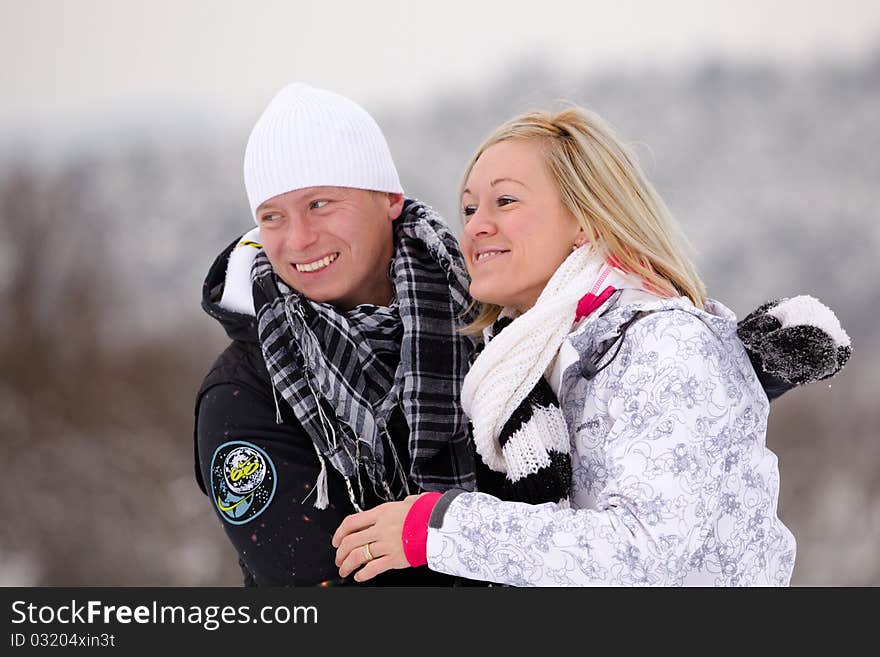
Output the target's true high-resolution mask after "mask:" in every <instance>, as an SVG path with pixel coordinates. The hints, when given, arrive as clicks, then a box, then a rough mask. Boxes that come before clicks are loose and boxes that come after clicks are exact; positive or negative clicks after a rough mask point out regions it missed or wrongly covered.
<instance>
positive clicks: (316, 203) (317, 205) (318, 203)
mask: <svg viewBox="0 0 880 657" xmlns="http://www.w3.org/2000/svg"><path fill="white" fill-rule="evenodd" d="M329 202H330V201H326V200H323V199H322V200H320V201H312V202H311V203H309V209H310V210H319V209H320V208H323V207H324V206H325V205H327V204H328V203H329Z"/></svg>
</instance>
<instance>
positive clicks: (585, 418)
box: [428, 295, 795, 586]
mask: <svg viewBox="0 0 880 657" xmlns="http://www.w3.org/2000/svg"><path fill="white" fill-rule="evenodd" d="M643 296H647V295H643ZM616 303H617V305H615V306H614V307H611V308H610V310H608V309H607V308H602V309H600V310H599V311H597V312H596V313H594V314H593V315H590V316H589V317H587V318H586V319H584V320H582V322H581V323H580V324H579V325H578V326H576V327H575V330H573V332H572V333H570V334H569V336H568V338H567V339H566V341H565V343H563V347H562V349H561V350H560V355H559V358H558V362H557V365H556V372H555V376H553V377H551V385H552V386H553V387H554V388H555V389H556V392H557V395H558V397H559V401H560V404H561V406H562V409H563V413H564V415H565V418H566V421H567V424H568V427H569V434H570V437H571V457H572V490H571V507H570V508H564V507H562V506H561V505H559V504H552V503H547V504H541V505H530V504H524V503H519V502H504V501H501V500H499V499H497V498H494V497H491V496H489V495H486V494H484V493H478V492H477V493H469V492H462V491H449V492H447V493H446V494H444V496H443V497H442V498H441V499H440V500H439V501H438V503H437V505H436V506H435V507H434V511H433V512H432V514H431V519H430V522H429V530H428V565H429V567H430V568H431V569H432V570H436V571H440V572H444V573H448V574H451V575H459V576H463V577H468V578H472V579H478V580H484V581H491V582H497V583H502V584H509V585H514V586H629V585H654V586H673V585H686V586H748V585H752V586H777V585H781V586H784V585H788V584H789V581H790V579H791V575H792V570H793V568H794V559H795V539H794V536H793V535H792V533H791V532H790V531H789V530H788V529H787V528H786V527H785V525H783V524H782V522H781V521H780V519H779V518H778V516H777V499H778V496H779V470H778V465H777V459H776V456H775V455H774V454H773V452H771V451H770V450H769V449H767V447H766V444H765V434H766V430H767V414H768V410H769V403H768V401H767V397H766V395H765V394H764V391H763V390H762V388H761V385H760V383H759V382H758V379H757V376H756V375H755V373H754V370H753V369H752V366H751V364H750V362H749V359H748V356H747V355H746V352H745V349H744V347H743V345H742V343H741V342H740V340H739V338H738V337H737V335H736V317H735V316H734V314H733V313H732V312H731V311H730V310H729V309H727V308H726V307H725V306H723V305H722V304H720V303H718V302H716V301H712V300H710V301H708V302H707V304H706V310H705V311H703V310H699V309H697V308H695V307H694V306H693V305H692V304H691V303H690V302H689V300H687V299H686V298H684V297H681V298H677V299H666V300H657V299H656V297H651V298H650V299H647V300H641V301H639V302H636V303H625V304H624V303H623V302H616ZM612 304H615V302H614V301H610V302H608V304H607V305H608V306H612ZM606 310H607V312H605V311H606ZM636 313H649V314H647V315H645V316H643V317H641V318H639V319H638V320H637V321H635V322H634V323H632V325H631V326H630V327H629V328H628V330H627V331H626V332H625V334H624V337H623V338H621V340H620V341H619V342H618V343H617V344H615V346H614V347H613V348H612V349H610V350H609V351H608V352H607V353H606V354H605V356H604V357H603V358H602V359H601V360H600V361H599V363H598V366H599V367H601V366H602V365H604V364H606V362H608V363H609V364H608V365H607V367H605V368H604V369H602V370H601V371H600V372H599V373H598V374H596V375H595V376H594V377H593V378H592V379H589V380H588V379H587V378H585V377H584V376H583V375H582V374H581V366H580V364H579V363H580V362H581V359H585V358H590V357H591V356H592V355H593V354H596V353H600V349H601V348H602V347H603V346H606V345H607V344H609V343H608V342H607V341H609V340H613V338H614V337H616V336H617V335H618V334H619V333H620V329H621V326H622V325H624V324H625V323H626V322H627V321H628V320H629V319H631V318H633V316H634V315H635V314H636ZM618 346H619V347H620V350H619V351H618V352H617V353H616V355H615V350H616V349H617V347H618ZM609 361H610V362H609Z"/></svg>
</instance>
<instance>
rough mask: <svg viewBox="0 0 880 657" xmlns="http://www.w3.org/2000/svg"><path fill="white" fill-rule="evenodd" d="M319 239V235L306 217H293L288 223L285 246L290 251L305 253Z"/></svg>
mask: <svg viewBox="0 0 880 657" xmlns="http://www.w3.org/2000/svg"><path fill="white" fill-rule="evenodd" d="M317 239H318V233H317V231H316V230H315V227H314V226H313V225H312V222H311V221H310V220H309V219H307V218H306V217H300V216H292V217H291V218H290V221H288V222H287V234H286V235H285V244H286V245H287V248H288V249H289V250H290V251H294V252H297V253H302V252H305V251H307V250H308V248H309V247H310V246H312V245H313V244H314V243H315V242H316V241H317Z"/></svg>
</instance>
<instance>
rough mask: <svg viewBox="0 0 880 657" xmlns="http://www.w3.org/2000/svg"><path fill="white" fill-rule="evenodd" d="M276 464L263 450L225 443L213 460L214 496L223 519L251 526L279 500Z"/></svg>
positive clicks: (215, 453) (235, 523) (253, 446)
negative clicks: (255, 519)
mask: <svg viewBox="0 0 880 657" xmlns="http://www.w3.org/2000/svg"><path fill="white" fill-rule="evenodd" d="M275 484H276V476H275V464H273V463H272V459H270V458H269V455H268V454H266V452H264V451H263V450H262V449H260V448H259V447H257V446H256V445H252V444H251V443H247V442H244V441H241V440H235V441H232V442H228V443H223V444H222V445H220V447H218V448H217V451H215V452H214V458H213V459H211V493H212V496H213V499H214V504H215V505H216V506H217V510H218V511H220V515H221V516H222V517H223V519H224V520H225V521H226V522H228V523H230V524H233V525H243V524H245V523H246V522H250V521H251V520H253V519H254V518H256V517H257V516H258V515H260V514H261V513H262V512H263V511H265V510H266V507H267V506H269V502H271V501H272V498H273V497H274V496H275Z"/></svg>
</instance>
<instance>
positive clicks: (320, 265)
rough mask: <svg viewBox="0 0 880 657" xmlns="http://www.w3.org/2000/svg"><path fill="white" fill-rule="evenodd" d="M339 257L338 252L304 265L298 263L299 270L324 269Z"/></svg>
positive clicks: (297, 268)
mask: <svg viewBox="0 0 880 657" xmlns="http://www.w3.org/2000/svg"><path fill="white" fill-rule="evenodd" d="M338 257H339V254H338V253H331V254H330V255H328V256H326V257H324V258H321V259H320V260H315V261H314V262H308V263H306V264H304V265H300V264H297V266H296V270H297V271H318V270H319V269H324V267H326V266H327V265H329V264H330V263H331V262H333V261H334V260H336V258H338Z"/></svg>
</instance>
